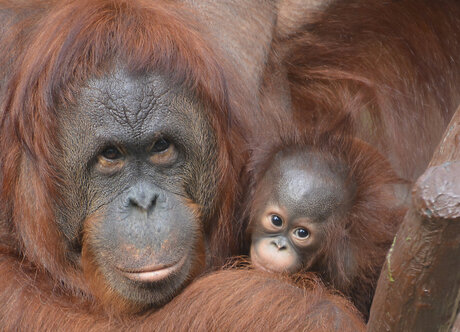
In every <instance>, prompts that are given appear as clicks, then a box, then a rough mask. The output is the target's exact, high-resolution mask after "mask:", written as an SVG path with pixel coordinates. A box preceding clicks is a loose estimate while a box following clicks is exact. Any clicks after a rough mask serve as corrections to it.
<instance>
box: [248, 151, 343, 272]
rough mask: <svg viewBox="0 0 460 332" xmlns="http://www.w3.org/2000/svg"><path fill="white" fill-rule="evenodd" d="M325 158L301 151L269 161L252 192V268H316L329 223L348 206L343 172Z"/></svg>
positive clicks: (278, 156) (287, 153)
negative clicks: (313, 266) (254, 196)
mask: <svg viewBox="0 0 460 332" xmlns="http://www.w3.org/2000/svg"><path fill="white" fill-rule="evenodd" d="M327 157H330V156H327ZM327 157H326V156H325V155H322V154H321V153H319V152H315V151H309V150H307V149H304V150H295V151H289V152H287V151H281V152H279V153H278V154H277V155H276V156H275V158H274V159H273V161H272V164H271V165H270V167H269V168H268V169H267V171H266V173H265V174H264V176H263V178H262V180H261V181H260V183H259V184H258V186H257V187H256V191H255V195H256V199H255V202H256V203H255V205H256V206H254V207H253V208H254V210H255V211H253V214H252V216H253V217H252V220H251V227H252V228H251V229H252V244H251V259H252V261H253V263H254V265H255V266H256V267H260V268H262V269H265V270H269V271H274V272H287V273H295V272H298V271H299V270H301V269H303V268H308V267H309V266H311V265H313V264H314V263H315V259H317V258H318V255H319V254H320V253H321V251H322V249H323V248H324V246H325V245H326V240H327V238H326V237H327V230H328V228H330V226H331V225H330V224H331V223H332V222H333V217H334V216H337V215H338V214H340V213H341V212H344V211H345V209H346V207H347V206H348V205H349V203H348V202H349V200H350V190H349V189H350V188H347V184H346V182H345V181H346V176H347V175H346V168H345V167H344V166H343V165H341V164H340V163H339V162H336V163H335V162H332V163H331V158H327Z"/></svg>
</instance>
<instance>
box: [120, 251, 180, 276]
mask: <svg viewBox="0 0 460 332" xmlns="http://www.w3.org/2000/svg"><path fill="white" fill-rule="evenodd" d="M186 260H187V255H184V257H182V258H181V259H180V260H179V261H178V262H177V263H174V264H171V265H165V264H160V265H154V266H144V267H142V268H140V269H129V270H128V269H122V268H118V270H120V272H121V274H123V275H124V276H125V277H126V278H128V279H131V280H133V281H140V282H157V281H161V280H163V279H166V278H167V277H168V276H170V275H172V274H174V273H176V272H177V271H179V270H180V269H181V268H182V266H183V265H184V263H185V261H186Z"/></svg>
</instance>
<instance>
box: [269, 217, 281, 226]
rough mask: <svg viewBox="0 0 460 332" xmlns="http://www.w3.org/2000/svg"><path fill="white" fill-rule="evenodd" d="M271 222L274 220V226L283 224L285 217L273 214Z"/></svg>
mask: <svg viewBox="0 0 460 332" xmlns="http://www.w3.org/2000/svg"><path fill="white" fill-rule="evenodd" d="M271 222H272V224H273V226H276V227H281V226H283V219H281V217H280V216H278V215H276V214H272V216H271Z"/></svg>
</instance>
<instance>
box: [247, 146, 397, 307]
mask: <svg viewBox="0 0 460 332" xmlns="http://www.w3.org/2000/svg"><path fill="white" fill-rule="evenodd" d="M302 140H303V141H301V142H299V141H298V140H295V142H291V143H290V142H283V143H280V144H278V145H277V146H276V147H274V148H271V149H270V148H269V149H268V150H267V149H263V148H262V149H257V150H255V151H254V155H253V162H252V164H251V167H250V171H251V173H252V186H251V191H250V192H251V196H252V197H251V199H250V207H249V218H250V221H249V233H250V237H251V248H250V255H251V260H252V263H253V265H254V266H255V267H256V268H262V269H264V270H268V271H272V272H284V273H288V274H293V273H297V272H306V271H313V272H316V273H318V274H319V275H320V276H321V278H322V280H323V281H324V282H325V283H326V284H329V285H331V286H333V287H334V288H335V289H337V290H339V291H340V292H342V293H343V294H345V295H346V296H348V297H350V298H351V299H352V301H353V302H354V303H355V305H356V306H357V307H358V309H359V310H360V311H361V312H363V314H364V315H367V314H368V311H369V308H370V303H371V300H372V296H373V293H374V288H375V286H376V283H377V279H378V277H379V274H380V269H381V266H382V264H383V261H384V259H385V255H386V252H387V251H388V249H389V247H390V245H391V243H392V240H393V237H394V234H395V233H396V230H397V226H398V225H399V222H400V221H401V220H402V216H403V212H404V210H405V209H404V208H403V207H402V205H401V203H400V202H398V200H397V199H396V193H395V190H398V189H399V187H401V185H402V184H401V181H400V180H399V179H398V178H397V177H396V176H395V175H394V173H393V171H392V169H391V167H390V166H389V164H388V163H387V162H386V161H385V160H384V158H383V157H382V156H381V155H380V154H379V153H378V152H377V151H375V149H373V148H372V147H370V146H368V145H367V144H365V143H364V142H362V141H359V140H356V139H344V138H340V139H339V138H326V139H322V140H316V142H308V140H307V138H303V139H302Z"/></svg>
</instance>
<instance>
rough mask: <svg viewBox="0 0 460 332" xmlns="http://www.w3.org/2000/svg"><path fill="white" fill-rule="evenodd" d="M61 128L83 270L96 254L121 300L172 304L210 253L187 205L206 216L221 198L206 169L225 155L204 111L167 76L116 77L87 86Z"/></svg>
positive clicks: (69, 205)
mask: <svg viewBox="0 0 460 332" xmlns="http://www.w3.org/2000/svg"><path fill="white" fill-rule="evenodd" d="M59 128H60V129H61V130H60V133H59V135H60V142H61V148H62V151H63V154H62V156H61V159H62V160H61V161H60V163H61V164H62V169H63V170H64V174H63V177H64V180H65V183H66V185H67V188H65V190H64V197H63V203H62V204H63V205H64V206H63V207H61V208H60V209H59V210H60V212H61V216H60V217H59V226H60V228H61V230H62V232H63V233H64V235H65V236H66V238H67V240H68V244H69V247H70V248H71V249H70V251H71V252H72V255H71V256H72V257H70V258H71V259H73V260H75V262H76V264H79V260H80V258H81V257H80V256H81V251H82V247H85V246H88V248H90V251H91V253H92V254H93V256H94V261H95V264H96V265H97V268H98V269H99V271H100V272H101V273H102V275H103V277H104V278H105V280H106V282H107V283H108V285H109V287H110V288H112V289H113V290H114V291H115V292H118V293H119V294H120V296H121V297H122V298H125V299H127V300H129V301H133V302H136V303H142V304H152V305H161V304H162V303H164V302H165V301H168V300H169V299H170V298H171V297H172V296H173V295H174V294H175V293H177V291H178V290H180V288H181V287H183V285H184V283H185V282H186V281H187V280H188V279H190V278H191V277H192V274H193V273H196V270H197V266H196V264H197V262H199V261H200V259H201V258H200V259H199V257H198V256H199V255H203V253H202V252H201V251H202V250H203V248H204V247H205V246H206V245H205V244H204V243H202V241H204V240H205V239H204V238H203V236H204V235H203V232H202V229H203V225H202V224H201V222H200V220H199V219H198V216H196V215H195V214H196V211H192V209H191V207H190V206H189V205H187V203H188V201H191V202H194V203H196V204H198V205H199V206H202V207H203V209H204V211H205V212H206V209H207V204H208V203H207V201H208V200H210V199H209V197H212V196H214V195H215V190H217V189H216V184H215V183H216V181H215V178H216V177H217V175H216V174H215V170H214V169H213V168H212V167H209V168H208V169H207V171H208V173H206V171H205V172H203V167H201V166H200V165H202V164H204V161H205V160H206V161H207V162H208V163H211V164H214V165H215V164H216V160H215V158H216V157H215V156H217V147H216V143H215V137H214V131H213V128H212V127H211V125H210V123H209V122H208V121H207V118H206V116H205V112H204V110H203V107H202V106H201V105H200V103H199V102H198V101H197V100H196V98H194V97H192V96H191V95H190V94H187V93H186V92H185V91H183V90H181V88H179V87H177V86H174V85H172V84H171V83H170V82H169V80H168V79H167V78H166V77H163V76H160V75H154V74H150V75H131V74H129V73H127V72H126V71H125V70H123V69H120V68H117V69H115V70H114V71H113V72H112V73H109V74H107V75H106V76H104V77H101V78H96V79H93V80H91V81H89V82H88V84H87V86H86V87H84V88H83V89H82V90H81V95H80V96H79V98H78V101H77V103H76V105H73V106H72V107H68V108H64V109H62V110H61V114H60V125H59ZM114 151H115V152H116V153H114ZM106 157H108V158H106ZM201 173H204V174H201ZM202 188H206V189H207V191H205V190H202ZM208 205H209V204H208ZM83 234H84V235H83ZM83 268H84V267H83ZM194 271H195V272H194Z"/></svg>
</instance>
